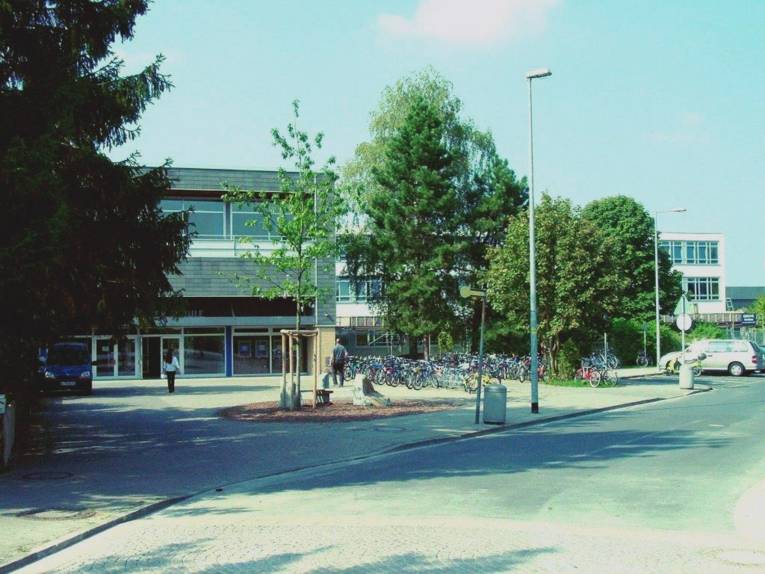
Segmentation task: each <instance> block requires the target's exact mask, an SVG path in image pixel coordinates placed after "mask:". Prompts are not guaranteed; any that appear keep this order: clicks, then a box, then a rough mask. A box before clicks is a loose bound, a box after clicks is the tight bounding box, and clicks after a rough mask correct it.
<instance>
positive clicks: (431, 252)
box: [349, 95, 464, 351]
mask: <svg viewBox="0 0 765 574" xmlns="http://www.w3.org/2000/svg"><path fill="white" fill-rule="evenodd" d="M444 136H445V131H444V122H443V119H442V118H441V117H440V116H439V114H438V113H437V112H436V110H435V109H434V108H433V106H431V105H430V104H429V103H428V102H427V101H426V99H425V98H424V97H422V96H419V95H417V96H415V97H413V99H412V102H411V105H410V107H409V109H408V112H407V114H406V117H405V119H404V121H403V123H402V125H401V127H400V128H399V129H398V130H397V131H396V133H395V134H394V135H393V137H392V138H391V139H390V140H389V141H388V142H387V144H386V146H385V150H384V160H383V161H382V162H381V163H380V164H379V165H377V166H375V167H374V169H373V171H372V174H373V177H374V179H375V183H376V186H375V188H374V191H373V192H372V193H371V194H370V197H369V198H368V204H367V207H366V215H367V217H368V222H367V229H366V233H364V234H363V235H360V236H357V237H356V238H355V241H353V242H352V243H351V245H350V248H349V261H350V263H351V265H352V266H355V267H356V272H357V274H358V273H359V272H362V273H366V274H372V275H374V276H377V277H379V278H380V279H381V280H382V285H383V289H382V294H381V299H380V301H379V304H380V307H381V310H382V311H383V314H384V317H385V319H386V323H387V326H388V327H389V328H390V329H391V330H394V331H397V332H400V333H403V334H405V335H407V336H408V337H409V340H410V345H411V350H412V351H414V343H415V342H416V340H417V339H418V338H420V337H422V336H425V335H432V334H437V333H438V332H440V331H441V330H443V329H445V328H447V326H448V325H449V324H450V323H452V322H453V321H454V319H455V310H454V308H453V305H452V301H454V300H455V298H456V293H457V290H458V279H457V276H456V274H455V270H456V269H457V266H458V264H459V253H460V251H461V249H464V245H463V243H464V241H463V240H461V239H460V237H459V234H458V231H459V218H458V217H457V214H458V211H459V198H458V194H457V191H456V189H455V187H454V176H455V173H456V166H455V162H454V156H453V154H452V153H451V152H450V151H449V150H448V148H447V147H446V145H445V141H444Z"/></svg>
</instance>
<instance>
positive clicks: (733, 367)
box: [728, 363, 746, 377]
mask: <svg viewBox="0 0 765 574" xmlns="http://www.w3.org/2000/svg"><path fill="white" fill-rule="evenodd" d="M745 372H746V369H744V365H742V364H741V363H731V364H730V365H728V373H730V376H731V377H740V376H741V375H743V374H744V373H745Z"/></svg>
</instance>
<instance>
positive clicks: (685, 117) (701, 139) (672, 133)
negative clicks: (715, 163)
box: [648, 111, 712, 145]
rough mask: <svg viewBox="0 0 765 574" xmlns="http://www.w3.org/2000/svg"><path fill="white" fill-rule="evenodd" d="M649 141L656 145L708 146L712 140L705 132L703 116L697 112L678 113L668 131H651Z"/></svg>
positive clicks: (707, 132) (706, 131)
mask: <svg viewBox="0 0 765 574" xmlns="http://www.w3.org/2000/svg"><path fill="white" fill-rule="evenodd" d="M648 137H649V140H650V141H652V142H656V143H671V144H681V145H694V144H708V143H710V142H711V141H712V138H711V136H710V134H709V131H708V130H707V127H706V124H705V121H704V116H703V115H701V114H699V113H697V112H688V111H685V112H680V113H679V114H678V116H677V119H676V121H675V123H674V125H672V126H669V129H664V130H653V131H651V132H649V134H648Z"/></svg>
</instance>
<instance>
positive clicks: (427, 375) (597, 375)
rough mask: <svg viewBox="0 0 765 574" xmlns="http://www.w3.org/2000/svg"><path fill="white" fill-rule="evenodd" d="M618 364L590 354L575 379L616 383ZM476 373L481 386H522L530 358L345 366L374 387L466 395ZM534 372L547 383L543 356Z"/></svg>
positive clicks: (384, 360) (354, 361) (373, 361)
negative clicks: (516, 383) (430, 389)
mask: <svg viewBox="0 0 765 574" xmlns="http://www.w3.org/2000/svg"><path fill="white" fill-rule="evenodd" d="M617 365H618V359H616V358H615V357H613V355H609V356H608V357H604V356H603V355H598V354H593V355H591V356H590V357H587V358H585V359H582V363H581V367H580V368H579V369H578V370H577V372H576V375H575V378H576V379H577V380H581V381H583V383H589V384H590V385H591V386H593V387H597V386H598V385H599V384H601V382H607V383H616V382H617V380H618V377H617V374H616V366H617ZM479 370H480V371H481V372H482V375H481V379H482V383H483V384H484V385H487V384H498V383H499V384H501V383H502V382H504V381H513V380H514V381H520V382H522V383H523V382H525V381H527V380H529V378H530V376H529V373H530V371H531V357H528V356H526V357H519V356H516V355H510V356H508V355H498V354H491V355H485V356H484V358H483V368H482V369H479V359H478V355H472V354H462V353H460V354H455V353H452V354H446V355H443V356H441V357H439V358H438V359H435V360H430V361H425V360H412V359H407V358H404V357H395V356H388V357H358V356H353V357H351V358H350V361H349V363H348V364H347V365H346V375H347V376H348V377H351V378H352V377H354V376H355V375H356V374H357V373H363V374H365V375H366V376H367V377H368V378H369V380H370V382H371V383H372V384H374V385H389V386H391V387H396V386H399V385H402V386H406V387H408V388H410V389H414V390H419V389H423V388H426V387H435V388H450V389H454V388H463V389H464V390H465V391H466V392H468V393H472V392H474V391H475V390H476V389H477V388H478V373H479ZM537 373H538V377H539V379H540V380H546V379H547V378H548V376H549V375H550V369H549V367H548V365H547V363H546V361H545V360H544V358H543V357H542V356H540V357H539V361H538V369H537Z"/></svg>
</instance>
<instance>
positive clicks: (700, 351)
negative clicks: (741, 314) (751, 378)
mask: <svg viewBox="0 0 765 574" xmlns="http://www.w3.org/2000/svg"><path fill="white" fill-rule="evenodd" d="M681 354H682V353H680V352H675V353H667V354H666V355H664V356H663V357H662V358H661V359H660V365H661V366H662V367H664V369H665V370H667V371H670V370H673V368H674V366H675V364H676V363H677V359H678V358H679V357H680V355H681ZM685 357H686V360H691V359H693V358H694V357H698V358H699V359H700V361H701V369H702V370H704V371H723V372H725V371H727V372H728V373H729V374H730V375H732V376H734V377H740V376H741V375H748V374H750V373H752V372H754V371H760V370H762V369H764V368H765V361H764V359H763V353H762V351H761V350H760V348H759V347H758V346H757V345H756V344H754V343H752V342H751V341H745V340H743V339H703V340H701V341H695V342H694V343H691V345H689V346H688V347H687V348H686V350H685Z"/></svg>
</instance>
